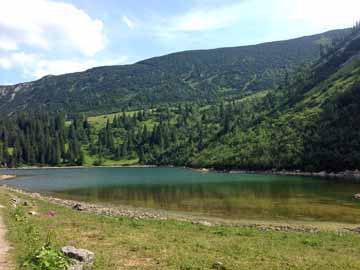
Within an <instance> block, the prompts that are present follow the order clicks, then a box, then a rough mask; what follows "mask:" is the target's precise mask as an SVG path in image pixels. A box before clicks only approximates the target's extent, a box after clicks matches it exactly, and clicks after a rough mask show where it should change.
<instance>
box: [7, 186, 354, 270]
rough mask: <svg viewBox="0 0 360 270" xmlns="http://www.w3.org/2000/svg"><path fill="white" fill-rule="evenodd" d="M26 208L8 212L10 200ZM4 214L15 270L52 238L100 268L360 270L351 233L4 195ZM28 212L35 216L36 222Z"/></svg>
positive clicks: (56, 244)
mask: <svg viewBox="0 0 360 270" xmlns="http://www.w3.org/2000/svg"><path fill="white" fill-rule="evenodd" d="M14 195H15V196H17V197H19V198H23V199H25V200H27V201H28V202H29V204H30V205H29V206H18V207H17V208H14V207H12V206H11V204H12V202H11V198H12V197H13V196H14ZM0 204H3V205H5V206H6V208H5V209H1V211H2V214H3V216H4V219H5V222H6V224H7V226H8V229H9V234H8V238H9V240H10V242H11V243H12V244H13V246H14V249H13V257H14V260H15V261H16V262H17V264H18V265H20V264H21V262H22V261H23V260H24V259H25V257H26V256H27V255H28V254H29V253H31V252H32V251H33V250H34V249H36V248H38V247H40V246H41V245H42V244H43V243H44V242H45V241H46V239H47V238H48V237H50V239H51V241H52V243H53V244H54V245H55V246H57V247H60V246H64V245H69V244H70V245H74V246H76V247H81V248H86V249H89V250H91V251H94V252H95V254H96V263H95V269H104V270H105V269H111V270H113V269H180V270H185V269H186V270H192V269H213V264H214V262H216V261H220V262H223V263H224V266H225V267H226V269H326V270H328V269H360V252H359V251H360V241H359V240H360V236H359V235H357V234H354V233H350V232H349V233H345V232H342V233H339V232H336V231H332V232H320V233H316V234H310V233H298V232H276V231H261V230H258V229H252V228H240V227H230V226H214V227H207V226H203V225H195V224H191V223H190V222H180V221H159V220H134V219H130V218H125V217H106V216H99V215H94V214H91V213H84V212H77V211H74V210H71V209H69V208H65V207H62V206H58V205H54V204H50V203H48V202H45V201H43V200H34V199H33V198H30V197H27V196H26V195H23V194H14V193H13V192H10V191H8V190H7V189H4V188H0ZM29 211H35V212H36V213H37V215H35V216H31V215H29V214H28V212H29Z"/></svg>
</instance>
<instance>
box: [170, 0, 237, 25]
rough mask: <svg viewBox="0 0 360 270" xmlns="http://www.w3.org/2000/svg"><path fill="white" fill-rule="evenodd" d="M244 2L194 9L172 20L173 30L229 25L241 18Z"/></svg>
mask: <svg viewBox="0 0 360 270" xmlns="http://www.w3.org/2000/svg"><path fill="white" fill-rule="evenodd" d="M242 5H243V4H242V3H240V4H233V5H227V6H222V7H216V8H214V7H212V8H202V9H193V10H190V11H189V12H187V13H185V14H182V15H179V16H176V17H174V18H172V20H171V21H170V26H169V27H168V30H169V31H171V32H177V31H180V32H195V31H209V30H218V29H222V28H225V27H229V26H231V25H233V24H234V23H236V22H237V20H239V19H240V14H241V9H242Z"/></svg>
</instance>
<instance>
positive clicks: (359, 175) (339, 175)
mask: <svg viewBox="0 0 360 270" xmlns="http://www.w3.org/2000/svg"><path fill="white" fill-rule="evenodd" d="M88 168H184V169H189V170H192V171H196V172H201V173H230V174H266V175H287V176H309V177H311V176H313V177H323V178H334V179H346V178H347V179H360V171H359V170H354V171H351V170H345V171H343V172H326V171H322V172H306V171H300V170H294V171H289V170H241V169H217V168H201V167H200V168H196V167H185V166H184V167H176V166H172V165H167V166H166V165H164V166H160V165H141V164H133V165H102V166H93V165H89V166H86V165H84V166H23V167H18V168H0V171H1V169H4V170H12V169H14V170H15V169H16V170H42V169H88ZM15 177H16V176H14V175H0V180H8V179H12V178H15Z"/></svg>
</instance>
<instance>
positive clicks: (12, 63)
mask: <svg viewBox="0 0 360 270" xmlns="http://www.w3.org/2000/svg"><path fill="white" fill-rule="evenodd" d="M127 61H128V58H127V57H126V56H121V57H118V58H112V59H105V60H96V59H85V60H79V59H70V60H69V59H46V58H44V57H43V56H40V55H36V54H27V53H24V52H16V53H12V54H10V55H8V56H7V57H3V58H0V68H3V69H20V70H21V71H22V72H23V74H24V75H26V76H30V77H31V78H36V79H38V78H41V77H43V76H46V75H60V74H64V73H71V72H78V71H85V70H87V69H89V68H92V67H97V66H108V65H120V64H125V63H126V62H127Z"/></svg>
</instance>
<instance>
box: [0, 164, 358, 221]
mask: <svg viewBox="0 0 360 270" xmlns="http://www.w3.org/2000/svg"><path fill="white" fill-rule="evenodd" d="M0 173H3V174H16V175H18V176H19V177H18V178H17V179H15V180H10V181H3V182H2V183H4V184H7V185H9V186H14V187H17V188H21V189H24V190H28V191H33V192H40V193H45V194H51V195H55V196H57V197H62V198H68V199H74V200H82V201H90V202H101V203H107V204H108V203H109V204H114V205H131V206H136V207H146V208H158V209H168V210H177V211H189V212H193V213H201V214H204V215H207V216H217V217H222V218H228V219H266V220H269V219H271V220H305V221H306V220H308V221H338V222H349V223H360V202H359V201H356V200H355V199H353V195H354V194H355V193H360V184H356V183H349V182H345V183H344V182H339V181H334V180H324V179H318V178H310V177H297V176H274V175H255V174H222V173H201V172H196V171H192V170H187V169H181V168H85V169H41V170H37V169H29V170H0Z"/></svg>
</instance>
